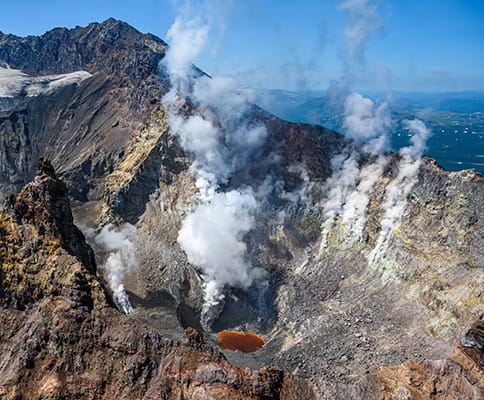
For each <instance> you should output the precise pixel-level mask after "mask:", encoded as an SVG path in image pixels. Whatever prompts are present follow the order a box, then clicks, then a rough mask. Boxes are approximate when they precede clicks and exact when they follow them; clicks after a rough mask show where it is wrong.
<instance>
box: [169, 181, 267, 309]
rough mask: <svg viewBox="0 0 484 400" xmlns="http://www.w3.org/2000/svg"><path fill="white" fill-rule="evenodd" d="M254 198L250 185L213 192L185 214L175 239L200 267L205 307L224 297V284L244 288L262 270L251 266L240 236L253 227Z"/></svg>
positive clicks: (190, 259) (255, 203) (259, 274)
mask: <svg viewBox="0 0 484 400" xmlns="http://www.w3.org/2000/svg"><path fill="white" fill-rule="evenodd" d="M256 208H257V202H256V200H255V197H254V194H253V193H252V190H251V189H246V190H245V191H244V190H231V191H229V192H223V193H213V195H212V196H210V198H208V199H206V200H205V201H204V202H202V203H201V204H200V205H199V206H198V207H197V208H196V209H195V211H194V212H193V213H192V214H190V215H189V216H188V217H186V218H185V220H184V221H183V226H182V228H181V230H180V232H179V235H178V241H179V243H180V245H181V247H182V249H183V250H184V251H185V253H186V254H187V257H188V261H189V262H190V263H191V264H193V265H196V266H197V267H198V268H200V270H201V271H202V277H203V279H204V281H205V282H206V297H205V299H206V304H205V307H206V308H210V307H212V306H214V305H216V304H217V303H218V302H219V301H220V300H222V299H223V292H222V290H223V287H224V286H225V285H229V286H231V287H239V288H247V287H249V286H250V285H252V283H253V282H254V279H258V278H262V277H263V271H262V270H261V269H258V268H252V267H251V265H250V262H249V261H248V259H247V246H246V245H245V243H244V242H243V236H244V235H245V234H246V233H247V232H248V231H249V230H250V229H251V228H252V227H253V225H254V217H253V214H254V212H255V210H256Z"/></svg>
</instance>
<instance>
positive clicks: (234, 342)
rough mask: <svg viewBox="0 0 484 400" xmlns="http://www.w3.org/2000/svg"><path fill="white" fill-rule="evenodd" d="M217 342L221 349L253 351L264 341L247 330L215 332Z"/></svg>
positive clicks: (262, 344) (260, 346) (263, 343)
mask: <svg viewBox="0 0 484 400" xmlns="http://www.w3.org/2000/svg"><path fill="white" fill-rule="evenodd" d="M217 336H218V343H219V346H220V347H221V348H222V349H225V350H232V351H237V350H238V351H241V352H243V353H253V352H254V351H257V350H259V349H260V348H262V347H263V346H264V345H265V344H266V342H265V341H264V339H262V338H261V337H259V336H257V335H254V334H253V333H249V332H231V331H222V332H219V333H217Z"/></svg>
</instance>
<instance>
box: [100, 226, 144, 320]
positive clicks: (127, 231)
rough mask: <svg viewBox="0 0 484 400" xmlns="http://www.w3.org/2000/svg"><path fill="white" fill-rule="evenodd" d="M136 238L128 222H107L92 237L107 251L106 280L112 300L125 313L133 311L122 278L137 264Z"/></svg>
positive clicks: (133, 229)
mask: <svg viewBox="0 0 484 400" xmlns="http://www.w3.org/2000/svg"><path fill="white" fill-rule="evenodd" d="M136 238H137V233H136V228H135V227H134V226H133V225H131V224H128V223H126V224H123V225H122V226H120V227H115V226H114V225H113V224H108V225H106V226H104V227H103V228H102V230H101V232H99V234H98V235H96V237H95V238H94V240H95V241H96V243H97V244H99V245H101V246H103V248H104V249H105V250H106V251H107V252H109V256H108V258H107V260H106V264H105V268H106V275H107V280H108V283H109V287H110V288H111V290H112V292H113V299H114V302H115V303H116V305H117V307H118V308H119V309H120V310H121V311H123V312H124V313H125V314H130V313H131V312H133V307H132V306H131V303H130V301H129V298H128V295H127V293H126V289H125V288H124V280H125V278H126V276H127V275H129V274H130V273H131V272H133V271H134V270H135V269H136V268H137V267H138V265H139V263H138V259H137V257H136V252H135V242H136Z"/></svg>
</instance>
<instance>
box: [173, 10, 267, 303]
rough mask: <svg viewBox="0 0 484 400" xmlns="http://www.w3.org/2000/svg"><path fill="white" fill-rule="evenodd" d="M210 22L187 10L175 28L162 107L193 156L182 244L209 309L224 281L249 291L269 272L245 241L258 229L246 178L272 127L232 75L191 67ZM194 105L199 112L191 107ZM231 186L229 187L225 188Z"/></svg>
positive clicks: (254, 200)
mask: <svg viewBox="0 0 484 400" xmlns="http://www.w3.org/2000/svg"><path fill="white" fill-rule="evenodd" d="M204 20H206V19H203V18H201V17H200V16H191V17H190V16H189V17H187V16H186V15H182V16H180V17H178V18H177V20H176V21H175V24H174V25H173V26H172V28H171V29H170V31H169V35H168V38H169V39H170V42H171V43H170V47H169V49H168V51H167V55H166V57H165V59H164V60H163V65H164V66H165V67H166V70H167V72H168V75H169V77H170V80H171V83H172V89H171V90H170V92H169V93H167V95H166V96H165V97H164V98H163V105H164V106H165V109H166V110H167V111H168V115H169V121H170V128H171V133H172V134H173V135H175V136H176V137H178V139H179V143H180V145H181V146H182V148H183V149H184V150H185V151H186V152H187V153H188V155H189V156H190V157H191V158H192V160H193V162H192V165H191V172H192V173H193V175H194V176H195V178H196V187H197V189H198V195H197V198H196V201H197V206H196V207H195V209H194V210H192V212H191V213H190V214H189V215H188V216H187V217H186V218H185V219H184V220H183V225H182V228H181V230H180V232H179V235H178V242H179V244H180V246H181V248H182V249H183V250H184V251H185V253H186V255H187V257H188V260H189V262H190V263H192V264H193V265H195V266H196V267H197V268H199V270H200V272H201V275H202V278H203V280H204V282H205V310H204V311H205V312H207V311H208V310H210V309H211V307H213V306H215V305H216V304H218V303H219V302H220V301H221V300H222V299H223V297H224V294H223V290H224V287H225V286H226V285H228V286H231V287H237V288H242V289H247V288H248V287H249V286H251V285H252V284H253V283H254V280H255V279H260V278H262V276H263V271H262V270H261V269H260V268H256V267H254V266H252V264H251V263H250V260H249V257H248V254H247V246H246V244H245V243H244V240H243V239H244V235H245V234H246V233H247V232H249V231H250V230H251V229H252V228H253V226H254V213H255V211H256V209H257V206H258V199H257V195H256V193H255V192H254V190H253V189H252V188H251V187H249V186H248V185H246V184H243V183H242V182H244V181H247V177H246V175H247V173H248V172H247V170H248V168H247V166H248V164H249V160H251V158H253V157H254V156H256V155H257V154H258V152H259V151H260V148H261V146H262V144H263V143H264V141H265V139H266V137H267V131H266V129H265V127H264V126H262V125H259V124H255V123H252V122H250V119H249V114H250V111H251V105H250V103H249V102H248V100H247V98H245V97H244V96H243V95H242V94H241V93H240V91H239V90H238V89H237V86H236V83H235V81H234V80H232V79H229V78H209V77H208V76H206V75H203V74H201V73H200V72H199V71H196V70H195V69H194V67H193V66H192V62H193V58H194V57H195V56H196V55H197V54H199V52H200V51H201V50H202V49H203V48H204V46H205V41H206V39H207V36H208V32H209V25H208V23H207V22H205V23H204V22H203V21H204ZM187 106H188V107H187ZM192 107H194V110H195V111H194V112H187V111H186V108H192ZM244 178H245V179H244ZM236 182H241V183H239V184H237V183H236ZM228 184H230V188H229V189H222V188H221V186H222V185H228Z"/></svg>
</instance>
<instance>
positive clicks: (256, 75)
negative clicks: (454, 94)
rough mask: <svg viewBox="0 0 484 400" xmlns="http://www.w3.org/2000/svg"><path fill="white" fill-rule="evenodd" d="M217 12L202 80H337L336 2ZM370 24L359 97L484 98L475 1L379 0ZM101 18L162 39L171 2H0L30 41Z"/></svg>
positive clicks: (295, 83) (8, 26) (278, 84)
mask: <svg viewBox="0 0 484 400" xmlns="http://www.w3.org/2000/svg"><path fill="white" fill-rule="evenodd" d="M214 1H217V0H214ZM218 1H220V0H218ZM229 3H230V4H229ZM219 4H224V5H225V6H224V7H218V8H216V9H217V12H218V13H219V14H220V15H219V16H218V17H219V18H218V19H217V21H219V22H220V21H221V22H223V24H224V25H225V29H223V30H222V29H220V26H219V24H215V25H214V30H213V34H212V37H211V39H212V40H211V45H210V47H209V48H208V49H207V51H206V52H205V53H204V54H203V55H202V56H200V58H199V59H198V60H197V64H198V65H199V66H200V67H201V68H202V69H204V70H205V71H207V72H208V73H210V74H214V75H215V74H229V75H233V76H235V77H236V78H238V79H239V81H240V82H241V84H242V85H246V86H251V87H263V88H281V89H324V88H326V87H327V85H328V84H329V82H330V81H331V80H332V79H338V78H340V76H341V74H342V65H343V64H342V58H343V54H344V49H345V42H344V26H345V22H346V15H345V13H344V12H343V11H342V10H341V9H339V7H338V6H339V4H340V1H339V0H299V1H285V0H279V1H276V0H244V1H241V0H233V1H231V2H230V1H228V0H227V1H225V2H221V3H219ZM228 4H229V5H228ZM378 14H379V16H380V18H381V20H382V23H383V27H382V28H381V29H380V30H378V31H377V32H376V33H375V34H374V35H373V36H372V38H371V40H370V41H369V43H368V46H367V48H366V53H365V60H366V63H365V72H364V74H363V75H362V76H361V79H360V80H359V82H358V86H359V88H360V89H385V88H391V89H394V90H407V91H453V90H477V89H480V90H482V89H484V23H483V22H482V21H484V1H483V0H440V1H438V0H380V1H378ZM109 17H114V18H118V19H121V20H124V21H126V22H128V23H130V24H131V25H133V26H134V27H135V28H137V29H138V30H140V31H142V32H151V33H154V34H156V35H157V36H160V37H162V38H164V37H165V35H166V32H167V30H168V28H169V27H170V25H171V24H172V22H173V20H174V18H175V11H174V9H173V5H172V2H171V1H170V0H136V1H135V0H130V1H127V0H103V1H99V0H98V1H93V0H83V1H70V2H66V1H65V0H63V1H52V0H51V1H49V0H46V1H38V0H37V1H32V0H23V1H17V2H12V1H4V3H3V4H2V13H1V14H0V31H2V32H4V33H14V34H17V35H21V36H24V35H29V34H33V35H38V34H42V33H44V32H45V31H47V30H49V29H51V28H53V27H57V26H66V27H74V26H76V25H81V26H85V25H87V24H88V23H89V22H92V21H103V20H105V19H107V18H109ZM222 31H223V32H222ZM222 33H223V34H222ZM382 71H383V72H384V73H382Z"/></svg>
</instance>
